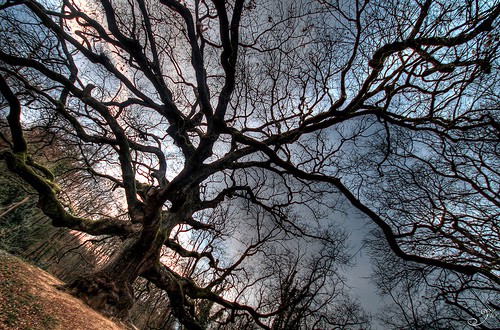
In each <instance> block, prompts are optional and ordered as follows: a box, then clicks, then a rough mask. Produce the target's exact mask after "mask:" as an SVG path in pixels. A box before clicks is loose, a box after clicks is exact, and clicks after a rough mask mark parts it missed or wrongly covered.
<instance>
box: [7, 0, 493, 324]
mask: <svg viewBox="0 0 500 330" xmlns="http://www.w3.org/2000/svg"><path fill="white" fill-rule="evenodd" d="M499 14H500V5H499V4H498V2H497V1H479V0H478V1H464V2H463V3H462V2H459V3H457V2H451V1H447V0H435V1H433V0H426V1H423V0H422V1H410V0H407V1H382V0H380V1H321V0H318V1H308V0H304V1H289V2H287V1H285V2H279V1H276V2H268V1H254V0H250V1H244V0H234V1H220V0H212V1H208V0H207V1H205V0H193V1H190V0H189V1H175V0H160V1H152V0H113V1H111V0H101V1H96V2H85V1H72V0H65V1H62V2H60V3H59V2H57V3H52V2H42V3H39V2H36V1H31V0H24V1H16V0H7V1H3V2H2V5H1V11H0V17H1V18H0V19H1V21H0V24H1V29H0V33H1V37H0V40H1V41H0V61H1V65H0V71H1V78H0V91H1V93H2V95H3V100H2V109H7V111H8V115H7V124H8V125H7V126H8V132H7V130H3V131H2V135H1V139H2V140H3V143H4V144H5V145H6V148H4V149H2V151H1V154H0V158H1V159H3V160H4V161H5V162H6V164H7V166H8V168H9V169H10V170H11V171H12V172H14V173H16V174H17V175H18V176H20V177H21V178H22V179H23V180H24V181H25V182H26V183H27V184H29V185H30V186H31V187H32V188H33V189H35V190H36V192H37V193H38V197H39V202H38V206H39V207H40V208H41V209H42V211H43V212H44V213H45V214H46V215H47V216H49V217H50V218H51V219H52V222H53V225H54V226H60V227H67V228H70V229H73V230H77V231H81V232H85V233H87V234H90V235H113V236H117V237H120V238H122V239H123V244H122V245H121V247H120V251H118V252H117V253H116V254H115V256H114V257H113V259H112V260H110V261H109V262H108V263H107V264H105V265H104V266H103V267H102V268H100V269H99V270H97V271H96V272H95V273H93V274H88V275H84V276H81V277H80V278H78V279H77V280H75V281H74V282H73V283H70V284H69V288H70V289H71V290H72V291H73V292H74V293H75V294H76V295H77V296H79V297H81V298H82V299H84V300H85V301H86V302H88V303H89V304H90V305H91V306H93V307H95V308H96V309H99V310H101V311H103V312H105V313H107V314H110V315H114V316H117V317H121V318H127V315H128V310H129V309H130V307H131V306H132V304H133V300H134V299H133V297H134V295H133V290H132V283H133V282H134V281H135V280H136V279H137V278H138V277H142V278H144V279H146V280H147V281H150V282H152V283H154V284H156V286H158V287H159V288H161V289H163V290H164V291H165V292H166V293H167V294H168V297H169V299H170V305H171V308H172V311H173V313H174V315H175V316H176V318H177V319H178V320H179V322H181V323H182V324H183V325H184V326H186V327H187V328H189V329H200V328H204V327H207V326H209V325H210V324H211V323H210V322H219V324H220V327H225V326H227V327H229V326H230V324H231V323H233V324H240V325H241V326H245V327H250V324H254V325H257V326H259V327H263V328H275V329H278V328H280V329H281V328H283V329H284V328H287V329H290V328H304V327H312V328H314V327H316V328H318V327H333V326H339V327H344V328H348V327H350V326H351V325H353V324H356V323H361V322H362V321H360V319H359V313H357V312H356V311H357V309H356V307H355V306H354V305H353V304H351V303H348V302H346V301H345V299H343V298H342V297H341V294H340V291H338V290H337V285H338V283H339V282H335V281H334V282H333V283H329V282H328V281H331V279H332V278H335V276H336V274H338V273H337V272H336V268H337V266H336V265H337V263H340V264H341V263H344V262H345V260H343V259H345V256H344V255H343V252H342V251H343V248H344V244H345V238H344V237H343V235H342V232H341V231H340V230H339V229H338V228H336V227H335V226H336V225H337V223H335V222H334V221H333V220H332V219H331V218H332V215H335V214H336V213H335V212H338V211H339V210H342V208H345V207H346V205H345V203H346V202H347V203H349V205H350V207H354V208H356V209H357V210H359V211H360V212H362V213H363V214H365V215H366V216H367V217H368V218H369V219H371V220H372V221H373V222H374V223H375V224H376V225H377V226H378V227H379V228H380V229H381V231H382V233H383V235H382V236H383V238H384V239H385V242H386V244H387V246H388V247H390V249H391V250H392V252H393V253H394V255H395V256H397V257H399V258H401V259H402V260H405V261H410V262H414V263H417V264H419V265H423V266H426V267H431V268H432V269H439V270H443V271H445V272H453V273H456V274H460V276H465V277H467V278H469V279H472V280H475V279H480V280H481V281H486V282H487V283H489V284H488V285H489V286H490V287H492V288H493V289H494V290H498V285H499V283H500V279H499V271H500V270H499V265H498V260H499V256H498V247H499V227H498V220H499V216H498V212H499V207H498V206H499V203H500V199H499V187H500V181H499V171H498V165H499V163H500V162H499V153H498V147H499V146H498V142H499V131H500V126H499V125H500V123H499V115H498V110H497V109H498V104H499V99H498V91H499V89H498V87H499V86H498V84H499V79H498V64H499V61H498V47H499V42H498V41H499V40H498V39H499V29H498V23H499ZM2 111H4V110H2ZM37 125H39V126H40V125H42V126H46V127H50V130H51V131H52V132H54V134H55V136H57V137H58V139H59V140H60V141H64V143H66V144H67V145H70V146H72V148H73V149H75V148H76V149H77V150H79V153H80V159H79V161H80V164H81V165H80V166H79V168H78V169H75V170H78V171H82V172H86V173H88V174H89V175H88V177H89V178H99V180H100V181H99V182H108V184H109V194H111V195H113V196H114V198H115V199H116V200H117V201H120V203H118V206H113V207H109V208H108V209H106V208H104V209H99V210H98V211H97V210H96V212H91V211H90V212H89V211H88V210H85V211H84V210H78V208H71V207H70V204H69V203H68V202H69V201H68V197H67V196H68V194H65V193H64V191H65V189H69V188H71V187H69V186H68V185H65V184H62V183H61V184H58V182H56V180H55V178H54V175H53V174H52V171H51V170H50V166H43V165H41V164H42V162H41V161H38V160H37V159H35V158H34V157H32V156H31V151H30V144H29V141H28V139H26V138H25V135H24V133H23V130H26V129H29V128H32V127H34V126H37ZM73 149H72V150H73ZM96 182H97V181H96ZM72 188H73V191H75V189H74V187H72ZM99 191H101V190H99ZM76 193H78V192H76ZM122 208H124V209H125V211H126V212H125V213H124V212H121V209H122ZM194 238H195V239H194ZM222 247H225V248H226V250H227V251H226V252H225V253H224V252H223V249H222ZM275 268H276V269H275ZM186 270H189V271H186ZM495 288H496V289H495ZM327 297H328V298H327ZM331 297H338V298H340V300H342V301H344V304H342V306H340V305H336V303H335V302H334V301H332V299H330V298H331ZM493 304H494V306H495V308H498V303H496V305H495V303H493ZM346 315H347V316H353V317H348V318H346V317H345V316H346ZM363 322H364V321H363Z"/></svg>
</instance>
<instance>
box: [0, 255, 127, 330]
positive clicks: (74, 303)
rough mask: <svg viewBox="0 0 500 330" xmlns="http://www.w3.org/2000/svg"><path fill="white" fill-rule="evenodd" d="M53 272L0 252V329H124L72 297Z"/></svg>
mask: <svg viewBox="0 0 500 330" xmlns="http://www.w3.org/2000/svg"><path fill="white" fill-rule="evenodd" d="M62 284H63V283H62V282H61V281H60V280H58V279H56V278H55V277H53V276H52V275H50V274H49V273H47V272H45V271H43V270H41V269H40V268H37V267H35V266H32V265H30V264H28V263H26V262H24V261H21V260H20V259H18V258H16V257H14V256H12V255H10V254H8V253H6V252H4V251H0V329H1V330H3V329H5V330H7V329H16V330H51V329H54V330H69V329H71V330H124V329H126V327H125V326H124V325H121V324H117V323H115V322H112V321H110V320H109V319H107V318H106V317H104V316H102V315H101V314H99V313H97V312H96V311H94V310H92V309H91V308H90V307H88V306H87V305H85V304H84V303H83V302H82V301H80V300H78V299H77V298H75V297H73V296H71V295H70V294H68V293H66V292H63V291H60V290H58V289H56V287H57V286H59V285H62Z"/></svg>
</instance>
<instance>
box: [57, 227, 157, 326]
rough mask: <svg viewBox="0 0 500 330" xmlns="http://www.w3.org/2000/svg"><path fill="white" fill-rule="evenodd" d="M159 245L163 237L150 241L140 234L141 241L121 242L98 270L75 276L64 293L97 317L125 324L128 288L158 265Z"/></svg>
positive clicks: (130, 298)
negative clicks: (96, 312)
mask: <svg viewBox="0 0 500 330" xmlns="http://www.w3.org/2000/svg"><path fill="white" fill-rule="evenodd" d="M156 232H157V233H158V230H156ZM163 241H164V235H162V234H158V235H154V236H153V237H151V235H148V234H146V233H145V232H144V231H143V233H142V234H141V237H135V238H132V239H129V241H128V242H127V241H126V242H124V244H123V246H122V247H121V248H120V250H119V251H118V252H116V254H115V256H114V257H113V258H112V259H111V260H110V261H109V262H108V263H107V264H106V265H104V266H103V267H102V268H101V269H99V270H97V271H96V272H94V273H92V274H87V275H81V276H79V277H78V278H76V279H75V280H74V281H73V282H72V283H69V284H68V285H67V286H66V287H65V289H67V290H68V291H69V292H70V293H71V294H73V295H74V296H76V297H78V298H80V299H81V300H83V301H84V302H85V303H86V304H88V305H89V306H90V307H92V308H93V309H95V310H97V311H98V312H100V313H101V314H103V315H106V316H109V317H113V318H118V319H120V320H123V321H125V322H128V321H129V310H130V308H132V306H133V304H134V291H133V286H132V285H133V283H134V281H135V280H136V279H137V277H138V276H140V275H141V274H142V273H143V272H144V271H146V270H148V269H149V268H151V267H152V266H153V265H155V263H156V262H157V261H158V258H159V255H160V251H161V247H162V244H163Z"/></svg>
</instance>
